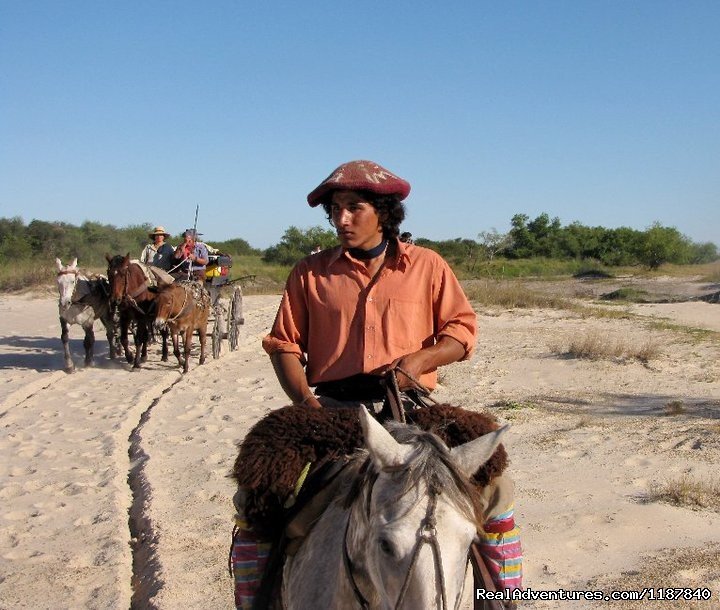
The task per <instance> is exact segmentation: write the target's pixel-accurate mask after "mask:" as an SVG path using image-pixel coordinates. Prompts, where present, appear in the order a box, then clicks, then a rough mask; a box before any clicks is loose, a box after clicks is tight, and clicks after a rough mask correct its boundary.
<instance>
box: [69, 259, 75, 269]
mask: <svg viewBox="0 0 720 610" xmlns="http://www.w3.org/2000/svg"><path fill="white" fill-rule="evenodd" d="M76 267H77V259H76V258H74V259H73V262H72V263H70V269H75V268H76Z"/></svg>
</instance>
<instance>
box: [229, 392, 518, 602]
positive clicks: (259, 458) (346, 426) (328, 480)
mask: <svg viewBox="0 0 720 610" xmlns="http://www.w3.org/2000/svg"><path fill="white" fill-rule="evenodd" d="M418 385H419V384H418ZM420 387H421V386H420ZM387 388H388V389H387V392H388V394H390V393H392V394H393V396H388V402H389V406H390V410H391V412H392V416H393V418H394V419H400V417H402V419H401V421H407V422H408V423H412V424H415V425H417V426H418V427H419V428H421V429H423V430H427V431H432V432H434V433H436V434H437V435H438V436H439V437H440V438H441V439H442V440H443V442H445V444H446V445H448V446H449V447H454V446H457V445H461V444H463V443H466V442H468V441H471V440H473V439H475V438H477V437H479V436H482V435H484V434H487V433H488V432H491V431H493V430H496V429H497V428H498V423H497V421H496V420H495V418H494V417H492V416H490V415H488V414H485V413H478V412H474V411H466V410H465V409H462V408H460V407H454V406H452V405H446V404H438V403H434V404H427V406H425V407H423V408H415V409H413V410H410V411H406V410H405V409H404V408H403V404H404V403H403V401H402V400H401V397H400V393H399V391H398V388H397V382H396V381H395V383H393V382H392V381H391V382H390V383H388V384H387ZM427 395H429V392H427V390H425V396H427ZM400 414H402V415H400ZM362 444H363V443H362V431H361V428H360V422H359V417H358V411H357V409H356V408H333V409H307V408H305V407H302V406H288V407H283V408H281V409H278V410H276V411H273V412H271V413H270V414H268V415H267V416H266V417H265V418H263V419H262V420H261V421H260V422H258V423H257V424H256V425H255V426H253V428H252V429H251V430H250V431H249V433H248V435H247V436H246V437H245V440H244V441H243V442H242V444H241V446H240V451H239V454H238V457H237V459H236V461H235V466H234V469H233V473H232V476H233V478H235V479H236V481H237V482H238V484H239V486H240V487H241V488H243V490H244V491H245V492H246V493H245V496H244V499H245V506H244V514H245V517H246V519H247V521H248V523H249V524H250V525H251V526H252V528H253V530H255V531H256V532H257V533H258V534H259V535H260V536H264V537H266V538H267V539H272V540H273V544H272V549H271V551H270V556H269V558H268V563H267V565H266V568H265V571H264V575H263V580H262V584H261V586H260V589H259V591H258V593H257V596H256V599H255V606H254V607H256V608H272V607H273V605H272V604H273V600H276V599H278V597H279V595H278V594H279V591H280V581H281V574H282V565H283V563H284V559H285V556H286V555H288V554H290V555H292V554H294V552H295V551H296V550H297V548H298V547H299V545H300V544H301V543H302V540H303V538H304V537H305V536H306V535H307V534H308V533H309V532H310V530H311V529H312V526H313V525H314V524H315V523H316V522H317V520H318V519H319V517H320V516H321V515H322V513H323V512H324V510H325V508H326V507H327V506H328V505H329V503H330V502H332V500H333V499H334V498H336V497H337V494H338V493H339V488H340V485H339V483H340V481H342V480H344V478H345V477H344V476H342V474H343V472H344V471H345V470H346V469H347V468H348V467H355V468H357V467H358V466H357V462H356V461H355V462H352V461H351V460H350V457H349V456H350V455H352V454H353V453H354V452H355V450H356V449H357V448H358V447H361V446H362ZM507 463H508V458H507V453H506V451H505V448H504V447H503V446H502V445H501V446H499V447H498V449H497V450H496V451H495V453H494V454H493V455H492V456H491V458H490V459H489V460H488V461H487V462H486V463H485V464H484V465H483V466H481V467H480V468H479V469H478V471H477V472H475V473H474V475H473V477H472V479H473V481H474V482H475V483H476V484H478V485H479V486H482V487H483V488H484V491H483V494H484V496H485V498H486V500H487V502H488V510H487V511H486V515H485V517H486V518H487V517H489V516H492V515H493V513H494V512H497V513H499V512H501V511H502V510H503V509H504V507H506V506H507V504H505V506H504V507H503V506H502V503H503V502H507V497H508V493H509V494H510V497H511V495H512V487H510V488H508V487H507V483H509V480H508V479H507V478H504V477H502V476H501V475H502V473H503V471H504V470H505V467H506V466H507ZM348 474H349V473H348ZM301 477H302V478H304V479H305V482H304V483H303V484H302V486H301V487H300V488H299V490H298V488H297V482H298V480H299V479H300V478H301ZM510 485H511V483H510ZM477 556H478V557H480V556H479V554H477ZM480 561H482V558H481V557H480ZM475 563H476V562H475V560H473V565H474V572H475V574H476V578H477V575H478V574H482V567H484V564H483V566H482V567H481V566H480V565H479V564H478V565H475ZM484 572H485V576H486V579H487V582H486V583H485V584H483V585H482V586H484V587H485V588H486V589H488V590H490V588H491V587H493V584H492V579H491V577H490V576H489V573H488V571H487V568H485V570H484ZM481 578H482V580H483V582H484V581H485V578H483V577H482V576H481ZM493 590H494V589H493Z"/></svg>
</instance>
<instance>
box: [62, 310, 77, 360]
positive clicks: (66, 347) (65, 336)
mask: <svg viewBox="0 0 720 610" xmlns="http://www.w3.org/2000/svg"><path fill="white" fill-rule="evenodd" d="M60 339H62V344H63V354H64V356H65V372H66V373H74V372H75V364H73V361H72V356H71V355H70V333H69V332H68V323H67V322H66V321H65V319H64V318H60Z"/></svg>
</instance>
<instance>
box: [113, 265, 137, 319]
mask: <svg viewBox="0 0 720 610" xmlns="http://www.w3.org/2000/svg"><path fill="white" fill-rule="evenodd" d="M130 264H132V263H130ZM130 264H128V266H127V267H125V278H124V279H125V285H124V286H123V294H122V298H121V299H120V302H121V303H129V304H130V306H131V307H132V308H133V309H135V310H136V311H137V312H139V313H141V314H142V315H146V312H145V311H143V310H142V309H141V307H140V306H139V305H138V304H137V301H136V300H135V299H136V298H137V297H139V296H140V295H141V294H142V293H143V292H147V286H146V285H145V282H142V283H141V284H140V285H139V286H138V287H137V288H136V289H135V290H133V291H132V292H129V285H130ZM114 275H117V270H116V272H115V274H114ZM108 277H112V274H111V273H110V270H109V269H108Z"/></svg>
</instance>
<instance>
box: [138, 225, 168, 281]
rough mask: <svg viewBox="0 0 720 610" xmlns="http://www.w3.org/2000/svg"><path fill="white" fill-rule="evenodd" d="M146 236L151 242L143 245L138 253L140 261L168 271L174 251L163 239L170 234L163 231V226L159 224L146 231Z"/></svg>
mask: <svg viewBox="0 0 720 610" xmlns="http://www.w3.org/2000/svg"><path fill="white" fill-rule="evenodd" d="M148 237H149V238H150V239H151V240H152V243H150V244H148V245H147V246H145V249H144V250H143V251H142V254H141V255H140V262H141V263H145V264H146V265H153V266H154V267H160V269H163V270H164V271H169V270H170V269H171V268H172V266H173V264H174V263H173V254H174V252H175V250H174V249H173V247H172V246H171V245H170V244H168V243H165V239H166V238H168V237H170V234H169V233H168V232H167V231H165V227H162V226H160V227H155V228H154V229H153V230H152V231H151V232H150V233H148Z"/></svg>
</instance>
